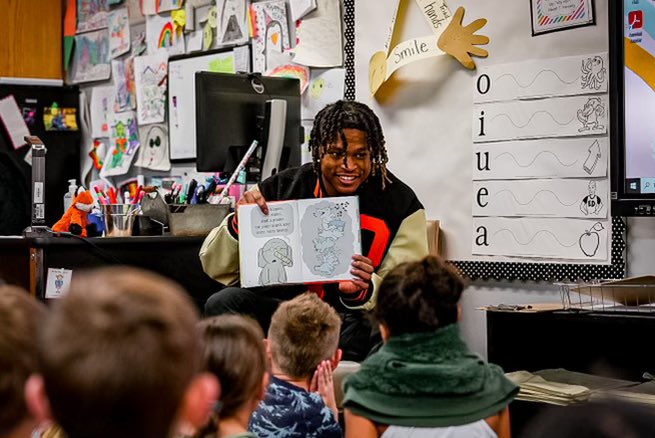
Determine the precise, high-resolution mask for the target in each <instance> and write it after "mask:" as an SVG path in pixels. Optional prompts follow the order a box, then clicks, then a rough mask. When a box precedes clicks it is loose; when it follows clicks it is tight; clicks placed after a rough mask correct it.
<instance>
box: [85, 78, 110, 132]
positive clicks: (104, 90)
mask: <svg viewBox="0 0 655 438" xmlns="http://www.w3.org/2000/svg"><path fill="white" fill-rule="evenodd" d="M113 107H114V87H112V86H108V87H93V89H92V91H91V111H90V112H91V136H92V137H93V138H99V137H109V121H108V118H109V114H111V111H112V109H113Z"/></svg>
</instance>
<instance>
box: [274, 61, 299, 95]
mask: <svg viewBox="0 0 655 438" xmlns="http://www.w3.org/2000/svg"><path fill="white" fill-rule="evenodd" d="M268 76H277V77H283V78H296V79H298V80H299V81H300V94H302V93H304V92H305V90H306V89H307V86H308V85H309V68H307V67H304V66H301V65H296V64H284V65H280V66H278V67H275V68H274V69H273V70H271V71H270V72H268Z"/></svg>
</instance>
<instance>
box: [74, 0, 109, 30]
mask: <svg viewBox="0 0 655 438" xmlns="http://www.w3.org/2000/svg"><path fill="white" fill-rule="evenodd" d="M108 10H109V7H108V6H107V0H77V33H82V32H88V31H90V30H96V29H102V28H105V27H107V12H108Z"/></svg>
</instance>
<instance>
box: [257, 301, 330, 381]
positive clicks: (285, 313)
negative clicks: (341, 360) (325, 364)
mask: <svg viewBox="0 0 655 438" xmlns="http://www.w3.org/2000/svg"><path fill="white" fill-rule="evenodd" d="M340 331H341V319H340V318H339V315H337V312H336V311H335V310H334V309H333V308H332V306H330V305H329V304H327V303H325V302H323V301H321V299H320V298H318V296H317V295H316V294H314V293H311V292H307V293H304V294H302V295H299V296H297V297H296V298H294V299H292V300H289V301H285V302H283V303H282V304H280V306H279V307H278V308H277V310H276V311H275V313H274V314H273V317H272V319H271V325H270V327H269V329H268V349H269V353H270V356H271V360H272V362H273V364H274V366H276V367H277V368H279V369H280V370H281V371H282V372H283V373H285V374H286V375H287V376H289V377H292V378H296V379H305V378H310V377H311V376H312V375H313V373H314V371H315V370H316V367H317V366H318V365H319V364H320V363H321V361H324V360H332V361H333V362H338V358H336V357H337V356H339V354H340V351H339V350H338V345H339V333H340ZM335 358H336V359H335ZM335 365H336V363H335Z"/></svg>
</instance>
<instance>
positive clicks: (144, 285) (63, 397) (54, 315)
mask: <svg viewBox="0 0 655 438" xmlns="http://www.w3.org/2000/svg"><path fill="white" fill-rule="evenodd" d="M197 322H198V314H197V310H196V308H195V307H194V305H193V304H192V302H191V301H190V299H189V297H188V296H187V294H186V293H185V291H184V290H183V289H182V288H181V287H180V286H179V285H177V284H176V283H174V282H172V281H170V280H168V279H165V278H164V277H161V276H159V275H157V274H154V273H151V272H148V271H144V270H141V269H136V268H129V267H111V268H101V269H97V270H93V271H88V272H87V273H76V274H75V276H74V277H73V280H72V283H71V287H70V289H69V292H68V294H67V296H65V297H64V298H62V299H60V300H58V301H57V302H55V303H54V304H53V306H52V308H51V311H50V313H49V315H48V316H47V317H46V318H45V320H44V322H43V324H42V330H41V336H40V340H39V343H38V350H39V355H38V359H39V360H38V366H39V372H40V375H33V376H32V377H30V379H29V381H28V382H27V386H26V395H27V397H28V399H29V400H30V406H31V408H32V409H33V411H34V412H36V413H37V416H38V417H39V418H53V419H54V420H56V421H57V423H58V424H59V425H60V426H61V427H62V429H63V430H64V432H65V434H66V435H67V436H68V437H69V438H79V437H94V438H115V437H121V438H162V437H168V436H171V435H173V434H174V433H176V431H177V429H178V427H179V426H180V425H181V424H184V425H186V426H187V427H188V428H197V427H200V426H201V425H203V424H205V423H206V421H207V419H208V417H209V413H210V406H211V404H212V403H214V402H215V400H216V399H217V397H218V381H217V380H216V378H215V377H214V376H212V375H210V374H207V373H201V371H200V370H201V361H202V350H201V342H200V339H199V337H198V334H197V331H196V324H197Z"/></svg>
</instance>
